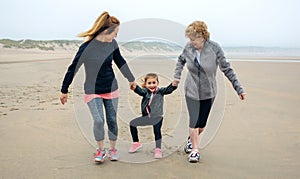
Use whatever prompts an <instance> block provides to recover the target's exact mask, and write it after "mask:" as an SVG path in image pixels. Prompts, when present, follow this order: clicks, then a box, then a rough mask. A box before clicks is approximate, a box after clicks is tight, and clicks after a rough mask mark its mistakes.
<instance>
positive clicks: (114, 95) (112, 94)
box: [84, 90, 119, 103]
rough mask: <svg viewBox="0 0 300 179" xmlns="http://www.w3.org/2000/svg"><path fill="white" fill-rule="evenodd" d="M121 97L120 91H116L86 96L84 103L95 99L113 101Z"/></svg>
mask: <svg viewBox="0 0 300 179" xmlns="http://www.w3.org/2000/svg"><path fill="white" fill-rule="evenodd" d="M117 97H119V91H118V90H115V91H113V92H110V93H104V94H85V95H84V102H85V103H88V102H90V101H91V100H92V99H94V98H103V99H113V98H117Z"/></svg>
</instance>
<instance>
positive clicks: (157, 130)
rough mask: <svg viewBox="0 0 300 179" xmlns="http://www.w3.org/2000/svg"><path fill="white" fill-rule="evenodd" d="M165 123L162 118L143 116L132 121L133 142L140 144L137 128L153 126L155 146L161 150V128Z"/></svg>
mask: <svg viewBox="0 0 300 179" xmlns="http://www.w3.org/2000/svg"><path fill="white" fill-rule="evenodd" d="M162 122H163V117H162V116H156V117H150V118H149V117H148V116H142V117H138V118H135V119H133V120H131V121H130V123H129V125H130V133H131V137H132V140H133V142H139V137H138V131H137V126H148V125H153V132H154V136H155V145H156V148H161V138H162V137H161V126H162Z"/></svg>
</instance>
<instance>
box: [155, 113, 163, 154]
mask: <svg viewBox="0 0 300 179" xmlns="http://www.w3.org/2000/svg"><path fill="white" fill-rule="evenodd" d="M153 120H154V121H155V124H154V125H153V132H154V137H155V146H156V148H161V139H162V136H161V126H162V122H163V117H161V116H159V117H155V118H154V119H153Z"/></svg>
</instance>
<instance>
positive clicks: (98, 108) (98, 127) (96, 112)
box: [87, 98, 104, 149]
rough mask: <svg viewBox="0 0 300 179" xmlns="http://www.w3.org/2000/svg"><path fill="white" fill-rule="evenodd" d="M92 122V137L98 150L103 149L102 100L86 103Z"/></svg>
mask: <svg viewBox="0 0 300 179" xmlns="http://www.w3.org/2000/svg"><path fill="white" fill-rule="evenodd" d="M87 105H88V107H89V109H90V112H91V114H92V116H93V120H94V129H93V130H94V137H95V140H96V141H97V142H98V145H99V148H101V149H104V147H103V143H102V141H103V140H104V116H103V108H102V105H103V102H102V98H94V99H93V100H91V101H90V102H88V103H87Z"/></svg>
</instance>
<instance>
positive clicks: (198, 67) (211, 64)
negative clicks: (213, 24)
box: [174, 40, 244, 100]
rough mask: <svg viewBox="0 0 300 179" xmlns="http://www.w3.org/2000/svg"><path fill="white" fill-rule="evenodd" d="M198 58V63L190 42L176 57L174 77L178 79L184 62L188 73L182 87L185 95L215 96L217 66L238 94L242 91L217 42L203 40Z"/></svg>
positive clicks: (197, 98) (195, 96) (198, 98)
mask: <svg viewBox="0 0 300 179" xmlns="http://www.w3.org/2000/svg"><path fill="white" fill-rule="evenodd" d="M200 59H201V60H200V64H199V63H198V61H197V59H196V49H195V48H194V46H193V45H192V44H191V43H187V45H186V46H185V48H184V50H183V52H182V53H181V54H180V55H179V57H178V61H177V63H176V68H175V74H174V79H175V80H178V81H179V80H180V77H181V72H182V70H183V67H184V65H185V64H186V66H187V69H188V73H187V77H186V80H185V85H184V89H185V95H186V96H187V97H190V98H192V99H196V100H204V99H209V98H213V97H215V96H216V93H217V83H216V72H217V67H218V66H219V68H220V70H221V71H222V72H223V73H224V75H225V76H226V77H227V78H228V79H229V81H230V82H231V84H232V86H233V88H234V89H235V91H236V92H237V93H238V94H241V93H244V90H243V88H242V86H241V84H240V82H239V81H238V79H237V77H236V75H235V73H234V71H233V69H232V68H231V67H230V63H229V62H228V61H227V60H226V58H225V56H224V52H223V50H222V49H221V47H220V46H219V44H217V43H216V42H214V41H211V40H207V41H205V43H204V47H203V49H202V51H201V53H200Z"/></svg>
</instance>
